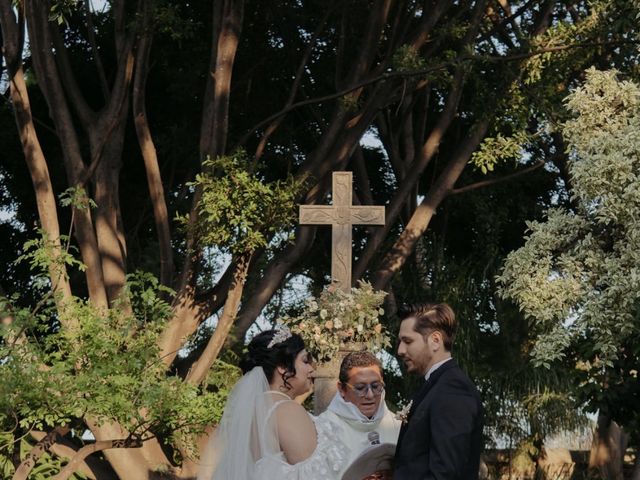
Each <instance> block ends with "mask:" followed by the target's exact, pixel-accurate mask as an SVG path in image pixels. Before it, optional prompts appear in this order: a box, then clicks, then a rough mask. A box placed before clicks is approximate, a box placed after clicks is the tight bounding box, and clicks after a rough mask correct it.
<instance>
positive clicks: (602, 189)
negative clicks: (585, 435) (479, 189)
mask: <svg viewBox="0 0 640 480" xmlns="http://www.w3.org/2000/svg"><path fill="white" fill-rule="evenodd" d="M565 103H566V105H567V107H568V109H569V111H570V112H571V113H572V114H573V115H574V118H572V119H570V120H568V121H567V122H566V123H565V124H564V126H563V135H564V137H565V139H567V140H568V142H569V148H570V152H571V161H570V163H569V165H568V167H569V174H570V177H571V182H572V190H571V197H572V200H573V207H574V208H573V210H572V211H568V210H566V209H554V210H550V211H549V212H548V216H547V219H546V221H544V222H539V223H531V224H529V228H530V233H529V235H528V237H527V238H526V243H525V245H524V246H523V247H522V248H520V249H519V250H517V251H515V252H513V253H511V254H510V255H509V257H508V259H507V261H506V262H505V266H504V270H503V272H502V275H501V276H500V277H499V278H498V281H499V282H500V285H501V290H500V293H501V295H502V296H503V297H505V298H510V299H512V300H514V301H515V302H516V303H517V305H518V306H519V308H520V309H521V310H522V311H523V312H524V314H525V315H526V316H527V317H528V318H529V320H530V321H531V322H532V324H533V325H534V327H535V328H536V330H537V332H538V338H537V341H536V345H535V348H534V350H533V359H534V361H535V363H536V364H538V365H542V366H545V367H547V368H551V367H552V365H554V362H557V361H558V360H562V359H565V358H567V359H569V360H570V361H572V362H573V363H574V364H575V368H576V372H577V373H578V374H579V375H580V376H581V377H582V378H583V381H582V384H581V388H580V391H581V392H582V395H583V398H585V399H586V400H587V401H588V402H589V404H590V408H591V410H593V411H595V410H597V409H601V410H603V409H604V410H603V411H606V410H607V409H610V410H611V412H612V414H613V415H614V418H616V419H617V420H618V421H620V422H623V423H625V424H628V423H629V422H633V421H635V422H636V423H637V420H636V419H635V418H636V417H634V418H632V419H630V418H629V415H628V414H627V413H625V412H626V411H627V410H629V409H631V410H632V408H631V405H637V395H638V388H637V385H638V382H637V378H636V377H634V376H633V374H632V373H631V372H632V371H633V372H635V373H636V375H637V370H635V368H636V367H635V366H636V365H637V364H638V362H639V361H640V355H639V353H640V352H639V351H638V348H637V347H633V348H632V347H631V346H632V345H636V344H637V343H638V337H639V335H640V315H638V313H639V311H640V308H639V307H640V134H639V133H638V132H639V131H640V86H639V85H637V84H635V83H632V82H629V81H621V80H619V79H618V73H617V72H616V71H608V72H600V71H597V70H595V69H593V68H592V69H589V70H587V72H586V81H585V83H584V84H583V85H582V86H580V87H578V88H576V89H575V90H574V91H573V93H572V94H571V95H570V96H569V97H568V98H567V99H566V102H565ZM634 408H635V407H634ZM630 431H634V429H633V428H631V429H630Z"/></svg>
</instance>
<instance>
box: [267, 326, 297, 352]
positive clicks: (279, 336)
mask: <svg viewBox="0 0 640 480" xmlns="http://www.w3.org/2000/svg"><path fill="white" fill-rule="evenodd" d="M275 331H276V333H274V334H273V337H272V338H271V341H270V342H269V344H268V345H267V348H272V347H274V346H275V345H277V344H279V343H282V342H284V341H286V340H288V339H290V338H291V330H289V327H287V326H286V325H278V326H277V327H276V328H275Z"/></svg>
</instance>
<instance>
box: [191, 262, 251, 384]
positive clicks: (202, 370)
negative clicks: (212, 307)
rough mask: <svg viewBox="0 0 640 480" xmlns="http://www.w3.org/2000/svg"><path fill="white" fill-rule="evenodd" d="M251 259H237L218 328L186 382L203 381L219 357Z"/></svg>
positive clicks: (236, 311)
mask: <svg viewBox="0 0 640 480" xmlns="http://www.w3.org/2000/svg"><path fill="white" fill-rule="evenodd" d="M250 259H251V257H250V255H249V254H245V255H242V256H240V257H239V258H238V259H237V260H236V262H235V265H236V266H235V271H234V272H233V281H232V283H231V288H230V289H229V294H228V295H227V301H226V302H225V304H224V310H223V311H222V315H221V316H220V319H219V320H218V325H216V329H215V330H214V332H213V335H211V339H210V340H209V343H208V344H207V346H206V348H205V349H204V352H202V355H201V356H200V358H199V359H198V360H197V361H196V362H195V363H194V364H193V366H192V368H191V370H189V373H188V374H187V378H186V379H185V381H186V382H189V383H192V384H199V383H201V382H202V381H203V380H204V379H205V377H206V376H207V373H208V372H209V369H210V368H211V365H213V362H215V360H216V358H218V355H219V354H220V350H221V349H222V346H223V345H224V342H225V341H226V339H227V336H228V335H229V332H230V331H231V327H232V326H233V322H234V321H235V319H236V314H237V313H238V307H239V306H240V300H241V298H242V291H243V290H244V283H245V280H246V278H247V270H248V269H249V261H250Z"/></svg>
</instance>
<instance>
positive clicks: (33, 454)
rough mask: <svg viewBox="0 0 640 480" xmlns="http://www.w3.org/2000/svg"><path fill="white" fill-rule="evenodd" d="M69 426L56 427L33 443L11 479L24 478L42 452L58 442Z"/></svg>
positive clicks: (20, 479) (21, 479)
mask: <svg viewBox="0 0 640 480" xmlns="http://www.w3.org/2000/svg"><path fill="white" fill-rule="evenodd" d="M70 430H71V428H70V427H69V426H65V427H56V428H54V429H53V430H52V431H51V432H49V433H48V434H47V435H46V436H45V437H44V438H43V439H42V440H40V441H39V442H38V443H36V444H35V446H34V447H33V448H32V449H31V450H30V451H29V453H28V454H27V456H26V457H25V459H24V460H23V461H22V463H20V465H18V468H16V472H15V473H14V475H13V480H26V479H27V477H28V476H29V473H30V472H31V470H33V467H35V466H36V463H37V462H38V459H39V458H40V457H41V456H42V454H43V453H44V452H46V451H48V450H49V449H50V448H51V446H52V445H53V444H54V443H56V442H58V441H59V440H60V438H62V437H64V436H65V435H66V434H67V433H69V431H70Z"/></svg>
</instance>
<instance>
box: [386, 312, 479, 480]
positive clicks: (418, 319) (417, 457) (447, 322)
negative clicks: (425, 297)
mask: <svg viewBox="0 0 640 480" xmlns="http://www.w3.org/2000/svg"><path fill="white" fill-rule="evenodd" d="M399 313H400V318H401V320H402V322H401V324H400V332H399V334H398V337H399V345H398V356H399V357H400V358H401V359H402V360H403V361H404V363H405V365H406V367H407V371H408V372H411V373H415V374H418V375H421V376H424V377H425V383H424V384H423V386H422V387H421V388H420V389H419V390H418V392H417V394H416V395H415V396H414V398H413V400H412V402H411V407H410V409H409V412H408V416H407V418H406V420H405V421H404V422H403V425H402V428H401V430H400V436H399V438H398V444H397V447H396V457H395V470H394V476H393V478H394V480H415V479H418V478H420V479H435V478H438V479H446V480H476V479H477V478H478V471H479V465H480V451H481V449H482V403H481V401H480V395H479V394H478V391H477V389H476V387H475V385H474V384H473V383H472V382H471V380H469V377H467V375H466V374H465V373H464V372H463V371H462V370H461V369H460V367H458V364H457V363H456V362H455V360H453V359H452V358H451V347H452V344H453V340H454V337H455V333H456V329H457V324H456V318H455V315H454V313H453V310H452V309H451V307H449V305H447V304H446V303H437V304H433V303H425V304H417V305H410V306H408V307H406V308H404V309H403V310H401V311H400V312H399Z"/></svg>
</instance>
